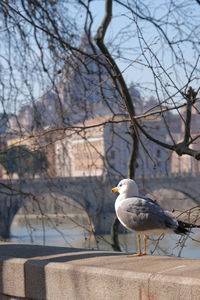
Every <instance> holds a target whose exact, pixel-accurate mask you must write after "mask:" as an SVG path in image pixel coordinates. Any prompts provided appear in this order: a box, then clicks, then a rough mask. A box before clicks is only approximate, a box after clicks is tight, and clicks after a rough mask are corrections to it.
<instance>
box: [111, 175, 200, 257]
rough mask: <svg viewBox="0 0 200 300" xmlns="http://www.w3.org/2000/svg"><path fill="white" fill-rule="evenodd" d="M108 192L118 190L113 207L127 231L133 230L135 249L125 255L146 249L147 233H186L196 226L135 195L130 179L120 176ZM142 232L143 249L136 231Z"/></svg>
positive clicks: (133, 183) (136, 188) (140, 253)
mask: <svg viewBox="0 0 200 300" xmlns="http://www.w3.org/2000/svg"><path fill="white" fill-rule="evenodd" d="M112 192H113V193H115V192H118V193H119V196H118V197H117V199H116V201H115V211H116V215H117V217H118V219H119V221H120V223H121V224H122V225H123V226H124V227H126V228H127V229H128V230H130V231H134V232H136V235H137V246H138V252H137V253H135V254H131V255H128V257H134V256H142V255H146V254H147V253H146V252H147V251H146V250H147V239H148V237H147V235H149V234H162V233H176V234H181V235H184V234H187V233H189V230H188V228H193V227H200V225H196V224H190V223H186V222H182V221H180V220H177V219H176V217H175V216H174V215H173V214H172V213H171V212H169V211H165V210H164V209H163V208H162V207H161V206H160V205H159V204H158V203H157V202H156V201H154V200H152V199H150V198H146V197H141V196H139V191H138V186H137V184H136V182H135V181H134V180H132V179H123V180H121V181H120V182H119V183H118V185H117V187H114V188H112ZM141 234H143V235H144V251H143V252H142V250H141V238H140V235H141Z"/></svg>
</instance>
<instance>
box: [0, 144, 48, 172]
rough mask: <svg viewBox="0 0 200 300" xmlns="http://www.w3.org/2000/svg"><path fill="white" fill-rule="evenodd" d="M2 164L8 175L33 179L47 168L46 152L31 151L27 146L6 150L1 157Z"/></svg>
mask: <svg viewBox="0 0 200 300" xmlns="http://www.w3.org/2000/svg"><path fill="white" fill-rule="evenodd" d="M0 163H1V164H2V165H3V166H4V168H5V169H6V170H7V172H8V174H13V173H17V174H18V176H19V178H22V177H24V176H27V177H33V176H34V175H35V174H38V173H41V172H42V171H44V170H45V169H46V168H47V165H48V163H47V159H46V156H45V154H44V152H42V151H40V150H37V151H34V152H33V151H30V150H29V149H28V148H27V147H26V146H14V147H11V148H8V149H6V150H5V151H4V152H3V153H2V154H1V155H0Z"/></svg>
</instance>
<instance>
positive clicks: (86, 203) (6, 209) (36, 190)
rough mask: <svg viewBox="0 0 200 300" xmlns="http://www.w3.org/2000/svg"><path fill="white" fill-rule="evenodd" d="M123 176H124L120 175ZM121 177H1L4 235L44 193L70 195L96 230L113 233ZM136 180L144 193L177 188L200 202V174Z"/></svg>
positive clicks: (0, 212) (0, 211)
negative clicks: (26, 205) (115, 191)
mask: <svg viewBox="0 0 200 300" xmlns="http://www.w3.org/2000/svg"><path fill="white" fill-rule="evenodd" d="M120 179H121V178H120ZM120 179H119V178H114V177H113V178H108V177H65V178H60V177H55V178H48V179H47V178H46V179H42V178H40V179H39V178H38V179H24V180H22V179H21V180H14V179H12V180H0V195H1V200H0V236H1V237H3V238H8V237H9V233H10V227H11V224H12V221H13V219H14V216H15V215H16V214H17V212H18V210H19V209H20V208H21V207H22V206H23V205H24V203H25V201H27V200H29V201H30V200H32V201H39V199H40V198H41V197H42V196H43V195H48V194H54V196H55V197H56V196H59V197H62V196H63V197H68V198H70V199H72V200H74V201H75V202H77V203H79V205H80V206H81V207H82V208H83V209H85V211H86V212H87V214H88V216H89V218H90V220H91V223H92V225H93V230H94V232H95V233H97V234H98V233H106V232H110V228H111V224H112V221H113V218H114V200H115V198H116V195H113V194H112V193H111V188H112V187H113V186H116V185H117V183H118V181H119V180H120ZM136 182H137V183H138V185H139V189H140V192H141V194H142V195H145V194H146V193H149V192H152V191H155V190H159V189H168V190H175V191H179V192H181V193H183V194H185V195H186V196H187V197H188V198H190V199H191V200H193V201H194V202H195V203H197V204H198V203H200V190H199V183H200V174H197V175H195V176H192V175H188V174H187V175H185V176H180V175H179V176H168V177H166V176H159V175H157V176H156V177H138V178H136Z"/></svg>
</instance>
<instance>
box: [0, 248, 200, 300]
mask: <svg viewBox="0 0 200 300" xmlns="http://www.w3.org/2000/svg"><path fill="white" fill-rule="evenodd" d="M0 294H1V295H2V296H0V299H11V298H12V297H14V298H20V299H21V298H22V299H35V300H36V299H37V300H39V299H40V300H44V299H48V300H65V299H66V300H68V299H69V300H90V299H91V300H93V299H95V300H112V299H113V300H118V299H119V300H122V299H128V300H129V299H131V300H165V299H167V300H172V299H173V300H175V299H176V300H183V299H187V300H199V299H200V260H195V259H183V258H175V257H162V256H146V257H134V258H127V256H126V255H125V254H120V253H117V252H106V251H91V250H83V249H82V250H81V249H74V248H63V247H44V246H31V245H18V244H0Z"/></svg>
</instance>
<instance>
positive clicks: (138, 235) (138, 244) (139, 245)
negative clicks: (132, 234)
mask: <svg viewBox="0 0 200 300" xmlns="http://www.w3.org/2000/svg"><path fill="white" fill-rule="evenodd" d="M137 246H138V253H134V254H130V255H128V257H135V256H142V255H143V254H142V252H141V238H140V234H137Z"/></svg>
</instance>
